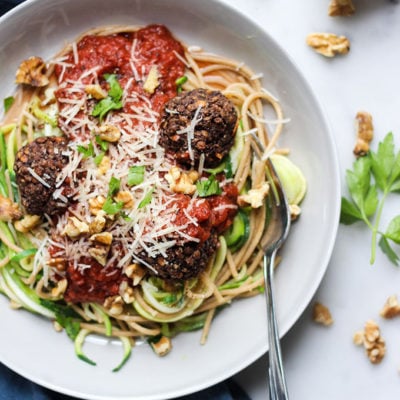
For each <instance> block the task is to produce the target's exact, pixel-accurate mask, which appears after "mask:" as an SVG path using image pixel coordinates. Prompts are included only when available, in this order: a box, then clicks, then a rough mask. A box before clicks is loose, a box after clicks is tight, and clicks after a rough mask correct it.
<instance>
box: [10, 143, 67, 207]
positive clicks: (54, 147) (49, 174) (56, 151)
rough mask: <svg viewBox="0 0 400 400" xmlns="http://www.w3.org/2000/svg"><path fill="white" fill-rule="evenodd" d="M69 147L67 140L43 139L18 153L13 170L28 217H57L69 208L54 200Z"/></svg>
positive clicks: (28, 145)
mask: <svg viewBox="0 0 400 400" xmlns="http://www.w3.org/2000/svg"><path fill="white" fill-rule="evenodd" d="M67 144H68V142H67V139H66V138H64V137H57V136H50V137H40V138H38V139H36V140H34V141H33V142H31V143H29V144H27V145H26V146H24V147H22V148H21V149H20V150H19V151H18V152H17V155H16V159H15V163H14V171H15V174H16V180H17V185H18V188H19V192H20V196H21V203H22V205H23V207H24V208H25V210H26V211H27V212H28V213H29V214H35V215H43V214H48V215H56V214H59V213H60V212H62V211H64V210H65V208H66V207H67V204H64V203H62V202H61V201H60V200H56V199H54V198H53V193H54V190H55V185H56V180H57V176H58V174H59V173H60V172H61V170H62V169H63V168H64V166H65V165H66V164H67V163H68V157H67V156H65V155H63V152H64V151H66V150H67ZM35 175H36V176H38V177H40V178H41V179H42V180H43V181H44V182H45V183H46V185H45V184H43V182H41V181H40V180H39V179H37V178H36V177H35Z"/></svg>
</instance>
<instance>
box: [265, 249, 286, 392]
mask: <svg viewBox="0 0 400 400" xmlns="http://www.w3.org/2000/svg"><path fill="white" fill-rule="evenodd" d="M275 254H276V251H274V252H272V254H270V255H269V254H265V256H264V274H265V281H266V283H267V285H266V302H267V317H268V344H269V350H268V358H269V374H268V383H269V385H268V391H269V398H270V400H288V399H289V395H288V391H287V387H286V379H285V373H284V370H283V363H282V353H281V346H280V340H279V332H278V323H277V321H276V315H275V304H274V282H273V275H274V274H273V268H274V263H275Z"/></svg>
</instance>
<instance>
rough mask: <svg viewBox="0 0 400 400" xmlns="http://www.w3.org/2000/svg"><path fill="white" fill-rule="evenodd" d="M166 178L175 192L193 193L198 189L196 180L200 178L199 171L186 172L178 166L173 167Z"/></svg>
mask: <svg viewBox="0 0 400 400" xmlns="http://www.w3.org/2000/svg"><path fill="white" fill-rule="evenodd" d="M165 179H166V180H167V181H168V183H169V187H170V189H171V190H172V191H173V192H174V193H183V194H193V193H194V192H195V191H196V185H195V182H196V181H197V180H198V179H199V173H198V172H197V171H194V170H192V171H188V172H184V171H182V170H180V169H179V168H178V167H172V168H171V169H170V170H169V172H168V174H166V175H165Z"/></svg>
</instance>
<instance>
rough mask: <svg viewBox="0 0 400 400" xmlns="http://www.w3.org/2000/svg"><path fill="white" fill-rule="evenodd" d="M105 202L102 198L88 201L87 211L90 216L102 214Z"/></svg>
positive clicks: (98, 197)
mask: <svg viewBox="0 0 400 400" xmlns="http://www.w3.org/2000/svg"><path fill="white" fill-rule="evenodd" d="M105 202H106V198H105V197H104V196H97V197H95V198H92V199H89V210H90V213H91V214H92V215H97V214H98V213H99V212H102V213H104V211H103V206H104V203H105Z"/></svg>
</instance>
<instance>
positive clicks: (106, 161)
mask: <svg viewBox="0 0 400 400" xmlns="http://www.w3.org/2000/svg"><path fill="white" fill-rule="evenodd" d="M110 167H111V160H110V157H108V156H104V157H103V158H102V159H101V161H100V164H99V165H98V166H97V172H98V173H99V174H100V175H105V174H106V173H107V171H108V170H109V169H110Z"/></svg>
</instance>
